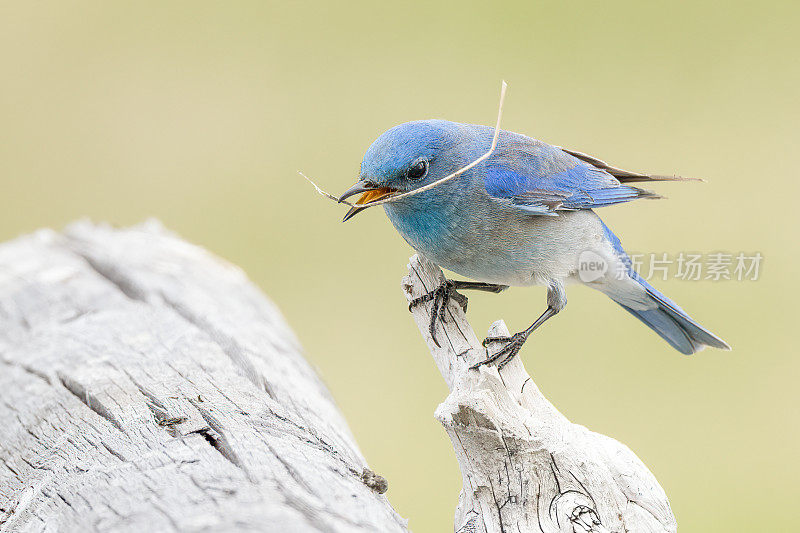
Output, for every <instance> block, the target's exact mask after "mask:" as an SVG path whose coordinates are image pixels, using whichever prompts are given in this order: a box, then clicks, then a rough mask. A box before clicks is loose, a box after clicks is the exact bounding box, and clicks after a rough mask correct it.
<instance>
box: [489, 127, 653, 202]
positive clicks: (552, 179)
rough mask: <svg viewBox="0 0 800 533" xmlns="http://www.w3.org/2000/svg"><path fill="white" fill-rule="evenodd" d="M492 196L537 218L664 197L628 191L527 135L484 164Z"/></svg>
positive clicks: (505, 141) (504, 139)
mask: <svg viewBox="0 0 800 533" xmlns="http://www.w3.org/2000/svg"><path fill="white" fill-rule="evenodd" d="M484 168H485V170H486V174H485V186H486V191H487V192H488V193H489V195H490V196H492V197H494V198H497V199H505V200H510V201H511V203H512V205H514V206H517V207H519V209H521V210H523V211H526V212H528V213H531V214H534V215H551V216H552V215H556V214H557V212H558V211H565V210H566V211H574V210H577V209H594V208H596V207H604V206H607V205H614V204H618V203H622V202H629V201H631V200H636V199H638V198H657V197H658V195H656V194H654V193H652V192H650V191H645V190H643V189H638V188H636V187H631V186H629V185H623V184H621V183H620V182H619V180H617V178H615V177H614V176H612V175H611V174H609V173H608V172H606V171H605V170H603V169H601V168H598V167H596V166H594V165H592V164H590V163H588V162H586V161H582V160H580V159H578V158H576V157H574V156H572V155H571V154H568V153H566V152H564V151H563V150H562V149H561V148H559V147H557V146H551V145H549V144H545V143H542V142H539V141H536V140H534V139H530V138H528V137H525V136H522V135H515V134H511V135H507V136H505V135H504V136H501V142H500V143H499V144H498V146H497V148H496V150H495V152H494V153H493V154H492V156H491V157H489V159H487V160H486V162H485V163H484Z"/></svg>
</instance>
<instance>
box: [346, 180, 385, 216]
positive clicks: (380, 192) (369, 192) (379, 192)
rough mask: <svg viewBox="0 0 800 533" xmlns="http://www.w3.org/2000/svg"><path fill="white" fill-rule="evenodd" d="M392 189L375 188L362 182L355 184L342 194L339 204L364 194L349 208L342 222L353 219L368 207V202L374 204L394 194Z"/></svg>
mask: <svg viewBox="0 0 800 533" xmlns="http://www.w3.org/2000/svg"><path fill="white" fill-rule="evenodd" d="M395 192H397V191H395V190H394V189H390V188H389V187H376V186H375V185H373V184H371V183H367V182H366V181H364V180H361V181H359V182H357V183H356V184H355V185H353V186H352V187H350V188H349V189H347V190H346V191H345V192H344V194H342V195H341V196H340V197H339V202H343V201H344V200H346V199H347V198H350V197H351V196H355V195H356V194H360V193H364V194H362V195H361V197H360V198H359V199H358V200H356V205H354V206H353V207H351V208H350V211H348V212H347V214H346V215H345V216H344V218H343V219H342V222H347V221H348V220H350V219H351V218H353V217H354V216H355V215H356V213H359V212H361V211H363V210H364V209H366V208H368V207H369V203H370V202H374V201H377V200H381V199H383V198H386V197H387V196H389V195H391V194H394V193H395Z"/></svg>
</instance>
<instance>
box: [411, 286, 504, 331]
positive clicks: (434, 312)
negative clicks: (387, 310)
mask: <svg viewBox="0 0 800 533" xmlns="http://www.w3.org/2000/svg"><path fill="white" fill-rule="evenodd" d="M507 288H508V286H507V285H494V284H492V283H482V282H477V281H455V280H451V279H446V280H444V281H443V282H442V284H441V285H439V286H438V287H436V288H435V289H434V290H432V291H431V292H429V293H427V294H423V295H422V296H420V297H419V298H414V299H413V300H411V302H409V304H408V310H409V311H411V309H413V308H414V307H416V306H417V305H419V304H421V303H425V302H429V301H431V300H433V309H431V323H430V326H429V328H428V329H429V331H430V333H431V338H432V339H433V342H434V343H435V344H436V346H439V341H438V340H436V318H437V317H438V318H439V320H441V321H444V315H445V311H446V310H447V303H448V302H449V301H450V300H451V299H452V300H455V302H456V303H457V304H458V305H459V306H460V307H461V309H463V310H464V312H465V313H466V312H467V302H468V300H467V297H466V296H464V295H463V294H461V293H460V292H458V291H457V289H471V290H477V291H485V292H494V293H498V292H500V291H503V290H505V289H507Z"/></svg>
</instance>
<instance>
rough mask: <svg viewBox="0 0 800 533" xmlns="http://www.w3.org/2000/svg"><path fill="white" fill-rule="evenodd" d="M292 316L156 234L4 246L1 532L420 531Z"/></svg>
mask: <svg viewBox="0 0 800 533" xmlns="http://www.w3.org/2000/svg"><path fill="white" fill-rule="evenodd" d="M382 491H385V481H383V480H382V479H381V478H380V477H378V476H375V475H373V474H372V473H371V472H370V471H369V470H368V469H367V466H366V461H365V460H364V457H363V456H362V455H361V453H360V452H359V450H358V447H357V446H356V443H355V441H354V440H353V437H352V435H351V434H350V431H349V429H348V427H347V425H346V423H345V421H344V419H343V417H342V415H341V413H340V412H339V411H338V409H337V408H336V406H335V404H334V402H333V400H332V399H331V397H330V395H329V393H328V391H327V389H326V388H325V386H324V385H323V384H322V382H321V381H320V380H319V379H318V377H317V375H316V374H315V373H314V371H313V370H312V369H311V367H310V366H309V365H308V363H307V362H306V361H305V359H304V358H303V356H302V351H301V349H300V347H299V344H298V342H297V340H296V339H295V337H294V336H293V334H292V332H291V331H290V330H289V328H288V327H287V325H286V324H285V322H284V320H283V318H282V317H281V316H280V314H279V312H278V311H277V309H276V308H275V307H274V306H273V305H272V304H271V303H270V302H269V301H268V300H267V299H266V298H265V297H264V295H263V294H262V293H261V292H260V291H259V290H258V289H257V288H256V287H254V286H253V285H252V284H251V283H250V282H248V280H247V279H246V277H245V276H244V275H243V274H242V272H241V271H240V270H239V269H238V268H236V267H234V266H232V265H230V264H227V263H225V262H223V261H221V260H219V259H217V258H216V257H214V256H212V255H211V254H209V253H207V252H205V251H204V250H202V249H200V248H198V247H196V246H193V245H190V244H188V243H186V242H184V241H182V240H180V239H179V238H177V237H175V236H174V235H172V234H170V233H169V232H167V231H165V230H163V229H162V228H161V227H160V226H159V225H158V224H156V223H148V224H145V225H142V226H139V227H135V228H131V229H125V230H115V229H111V228H109V227H106V226H94V225H92V224H89V223H78V224H75V225H73V226H71V227H70V228H69V229H68V230H67V231H66V232H65V233H64V234H58V233H55V232H52V231H40V232H38V233H36V234H34V235H31V236H27V237H22V238H20V239H17V240H15V241H12V242H9V243H6V244H3V245H1V246H0V532H3V533H6V532H11V531H15V532H16V531H25V532H27V531H48V532H54V531H60V532H62V531H66V532H70V531H76V532H77V531H81V532H82V531H131V532H141V531H159V532H160V531H215V532H216V531H245V530H247V531H285V532H295V531H300V532H305V531H315V532H319V531H324V532H329V531H347V532H349V531H364V532H367V531H369V532H373V531H381V532H400V531H407V527H406V523H405V521H404V520H403V519H401V518H400V517H399V516H398V515H397V514H396V513H395V512H394V510H392V508H391V506H390V505H389V503H388V502H387V500H386V498H385V497H384V496H382V495H381V494H379V493H380V492H382Z"/></svg>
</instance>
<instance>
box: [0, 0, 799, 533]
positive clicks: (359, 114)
mask: <svg viewBox="0 0 800 533" xmlns="http://www.w3.org/2000/svg"><path fill="white" fill-rule="evenodd" d="M0 6H1V7H0V67H1V68H2V73H3V77H2V83H1V84H0V191H2V196H1V197H0V202H2V209H0V238H1V239H2V240H6V239H11V238H13V237H15V236H17V235H19V234H22V233H26V232H30V231H32V230H34V229H36V228H39V227H42V226H51V227H55V228H60V227H62V226H64V225H65V224H67V223H68V222H69V221H71V220H73V219H76V218H78V217H82V216H87V215H88V216H90V217H92V218H93V219H96V220H107V221H110V222H112V223H114V224H120V225H125V224H133V223H136V222H139V221H141V220H142V219H144V218H146V217H149V216H156V217H158V218H160V219H161V220H162V221H163V222H164V223H165V224H166V225H167V226H169V227H170V228H172V229H174V230H176V231H177V232H179V233H180V234H181V235H183V236H184V237H185V238H187V239H189V240H191V241H194V242H196V243H199V244H201V245H203V246H206V247H208V248H209V249H211V250H213V251H214V252H216V253H218V254H219V255H222V256H224V257H226V258H227V259H229V260H231V261H232V262H234V263H236V264H238V265H241V266H242V267H243V268H244V269H245V270H246V271H247V273H248V274H249V275H250V277H251V278H252V279H253V280H255V282H256V283H258V284H259V285H260V286H261V287H263V289H264V291H265V292H266V293H267V294H269V295H270V297H271V298H272V299H274V300H275V302H277V304H278V305H279V306H280V308H281V309H282V310H283V312H284V313H285V315H286V316H287V318H288V320H289V322H290V323H291V325H292V326H293V327H294V329H295V331H296V332H297V334H298V336H299V338H300V339H301V341H302V342H303V344H304V346H305V348H306V350H307V354H308V357H309V359H310V360H311V361H313V363H314V364H315V365H316V366H317V367H318V368H319V371H320V373H321V374H322V376H323V377H324V379H325V381H326V382H327V383H328V384H329V386H330V388H331V389H332V391H333V394H334V396H335V397H336V399H337V401H338V403H339V405H340V406H341V408H342V410H343V411H344V413H345V415H346V416H347V418H348V420H349V421H350V424H351V426H352V429H353V431H354V433H355V435H356V438H357V440H358V442H359V443H360V445H361V447H362V449H363V451H364V453H365V455H366V457H367V458H368V460H369V462H370V465H371V466H372V467H373V468H374V469H375V470H376V471H377V472H379V473H381V474H383V475H385V476H386V477H387V478H388V480H389V483H390V489H389V493H388V496H389V498H390V500H391V502H392V503H393V504H394V506H395V507H396V508H397V510H398V511H399V512H400V513H401V514H402V515H403V516H405V517H407V518H409V519H410V526H411V527H412V528H413V529H414V530H415V531H418V532H427V531H447V530H450V529H451V528H452V518H453V509H454V507H455V504H456V500H457V495H458V491H459V488H460V486H461V481H460V475H459V472H458V468H457V464H456V462H455V460H454V458H453V454H452V450H451V447H450V442H449V440H448V439H447V437H446V436H445V433H444V432H443V431H442V429H441V428H440V427H439V426H438V424H437V422H436V421H435V420H434V419H433V416H432V415H433V411H434V408H435V407H436V405H437V404H438V403H439V402H440V401H441V400H442V399H443V398H444V396H445V393H446V389H445V387H444V384H443V382H442V379H441V377H440V376H439V374H438V372H437V371H436V368H435V367H434V365H433V364H432V361H431V358H430V355H429V354H428V352H427V350H426V348H425V345H424V344H423V342H422V340H421V339H420V336H419V334H418V332H417V330H416V327H415V326H414V325H413V323H412V321H411V320H410V318H409V315H408V312H407V311H406V309H405V299H404V297H403V295H402V293H401V291H400V278H401V276H402V275H403V274H404V272H405V265H406V261H407V258H408V256H409V255H410V253H411V250H410V249H409V248H408V247H407V245H406V244H405V243H404V242H403V241H402V239H401V238H400V237H399V236H398V235H397V234H396V233H395V231H394V230H393V228H392V227H391V226H390V225H389V223H388V222H387V220H386V218H385V216H384V215H383V214H382V213H381V212H380V211H379V210H374V211H370V212H367V213H365V214H363V215H360V216H359V217H358V218H356V219H355V220H354V221H353V222H350V223H348V224H340V223H339V220H340V218H341V216H342V215H343V210H342V209H340V208H338V206H335V205H334V204H332V203H329V202H327V201H324V200H322V199H320V198H319V197H317V196H316V195H315V194H314V192H313V190H312V189H311V188H310V186H309V185H308V184H307V183H305V182H304V181H303V180H302V179H300V178H299V177H298V176H297V174H296V173H295V172H296V170H297V169H302V170H303V171H304V172H306V173H308V174H309V175H311V176H314V177H316V178H317V179H318V180H319V181H320V182H321V183H322V184H323V185H324V186H325V187H327V188H329V189H330V190H332V191H334V192H340V191H343V190H344V189H345V188H346V187H348V186H349V185H350V184H351V183H352V182H353V181H354V178H355V176H356V173H357V170H358V164H359V162H360V160H361V156H362V154H363V152H364V150H365V149H366V148H367V146H368V145H369V143H370V142H371V141H372V140H373V139H374V138H375V137H376V136H377V135H379V134H380V133H381V132H382V131H383V130H385V129H387V128H388V127H390V126H392V125H394V124H396V123H399V122H404V121H407V120H412V119H421V118H433V117H439V118H448V119H451V120H457V121H464V122H477V123H486V124H491V123H493V121H494V118H495V109H496V104H497V96H498V89H499V84H500V80H501V79H506V80H508V82H509V83H510V89H509V94H508V99H507V103H506V113H505V119H504V127H505V128H507V129H511V130H516V131H520V132H524V133H527V134H529V135H532V136H534V137H538V138H540V139H543V140H546V141H549V142H552V143H554V144H559V145H563V146H567V147H570V148H574V149H577V150H581V151H585V152H588V153H590V154H594V155H597V156H598V157H601V158H603V159H606V160H608V161H609V162H611V163H612V164H617V165H620V166H623V167H625V168H630V169H632V170H647V171H653V172H660V173H673V172H675V173H679V174H682V175H687V176H700V177H704V178H706V179H707V181H708V182H707V183H704V184H697V183H688V184H663V185H659V186H658V187H657V189H658V190H659V191H660V192H662V193H664V194H666V195H667V196H669V198H670V199H669V200H668V201H660V202H641V203H636V204H632V205H625V206H619V207H612V208H607V209H604V210H603V211H602V215H603V216H604V218H605V219H606V221H607V222H608V223H609V225H610V226H611V227H612V228H614V229H615V231H616V232H617V234H618V235H620V236H621V237H622V239H623V242H624V243H625V244H626V246H627V247H628V248H629V249H632V250H638V251H642V252H650V251H653V252H668V253H671V254H675V253H678V252H680V251H683V250H686V251H700V252H715V251H719V250H723V251H730V252H733V253H736V252H740V251H743V252H748V253H749V252H756V251H759V252H761V253H762V254H763V255H764V258H765V259H764V263H763V273H762V276H761V279H760V280H759V281H755V282H752V281H751V282H736V281H730V282H711V281H703V282H686V281H679V280H670V281H667V282H656V285H658V286H659V288H661V289H663V290H664V292H665V293H666V294H668V295H669V296H671V297H673V298H674V299H675V300H676V301H677V302H679V303H680V304H681V305H682V306H683V307H684V308H686V309H687V310H688V311H690V312H691V313H692V314H693V315H694V316H695V317H696V318H697V319H698V320H700V321H701V322H702V323H704V324H705V325H707V326H709V327H710V328H711V329H712V330H713V331H715V332H717V333H719V334H720V335H722V336H723V337H724V338H725V339H726V340H728V341H729V342H730V344H731V345H732V346H733V347H734V351H733V352H729V353H724V352H719V351H714V350H708V351H705V352H703V353H701V354H699V355H698V356H696V357H692V358H688V357H685V356H681V355H680V354H678V353H677V352H675V351H673V350H672V349H671V348H670V347H669V346H668V345H667V344H666V343H664V342H663V341H661V340H659V339H658V338H657V337H656V336H655V335H654V334H652V333H651V332H650V331H649V330H647V329H646V328H644V327H643V326H642V325H641V324H640V323H639V322H638V321H636V320H633V318H631V317H630V316H628V315H627V314H626V313H625V312H624V311H623V310H622V309H620V308H619V307H617V306H616V305H614V304H613V303H612V302H610V301H608V300H607V299H606V297H605V296H603V295H601V294H599V293H594V292H592V291H589V290H587V289H584V288H582V287H575V288H573V289H572V290H571V291H570V295H569V297H570V305H569V306H568V307H567V309H566V311H565V312H564V313H563V314H561V315H559V317H558V318H557V319H555V320H553V321H551V322H549V323H548V324H547V327H546V328H544V329H542V330H541V331H540V332H537V334H536V335H535V337H534V339H533V340H532V341H531V342H529V343H528V345H526V347H525V350H524V351H523V355H522V357H523V358H524V360H525V363H526V365H527V368H528V369H529V371H530V373H531V374H532V375H533V376H534V379H535V380H536V381H537V383H538V385H539V386H540V388H541V389H542V390H543V392H544V393H545V394H546V395H547V396H548V397H549V398H550V400H552V402H553V403H554V404H555V405H556V406H557V407H558V408H559V409H560V410H561V411H562V412H563V413H564V414H565V415H567V416H568V417H569V418H570V419H572V420H573V421H575V422H578V423H581V424H585V425H587V426H589V427H590V428H592V429H594V430H597V431H599V432H602V433H605V434H608V435H611V436H613V437H615V438H617V439H619V440H621V441H622V442H624V443H626V444H627V445H628V446H630V447H631V448H632V449H633V450H634V451H635V452H636V453H637V454H638V455H639V457H641V459H642V460H643V461H644V462H645V463H646V464H647V465H648V466H649V467H650V469H651V470H652V471H653V472H654V473H655V475H656V476H657V478H658V479H659V481H660V482H661V484H662V485H663V487H664V488H665V490H666V492H667V494H668V495H669V498H670V501H671V503H672V506H673V509H674V511H675V514H676V516H677V519H678V523H679V524H680V525H681V530H682V531H685V532H701V531H703V532H708V531H726V532H730V531H755V530H759V531H788V530H790V529H794V528H795V527H796V524H797V520H796V504H797V496H798V492H797V479H798V477H800V461H799V460H798V459H800V458H799V457H798V437H800V428H799V426H798V406H800V396H799V395H798V392H797V383H798V379H797V378H798V376H800V358H798V357H796V353H795V352H796V349H795V346H794V345H793V344H794V343H793V342H791V340H790V339H791V331H792V330H793V329H794V328H795V327H796V325H795V323H796V321H797V318H798V316H797V315H798V313H797V310H796V309H797V308H796V305H795V301H796V295H797V283H796V281H795V278H794V272H795V265H796V262H797V261H798V259H800V253H798V246H797V242H796V240H795V239H796V235H795V232H796V230H797V227H798V222H800V220H799V219H800V217H799V216H798V209H797V207H795V206H793V205H787V204H786V202H787V200H789V201H792V200H795V199H797V198H798V197H799V195H798V193H799V192H800V190H799V189H800V187H799V186H798V179H797V176H796V172H795V170H794V169H795V166H796V163H795V161H794V158H793V157H791V156H792V155H793V154H795V153H797V144H798V142H799V141H800V135H798V133H799V130H800V127H799V126H798V119H799V118H800V113H798V111H800V106H798V84H800V62H799V61H798V59H797V54H798V50H800V46H799V45H800V38H798V36H797V26H798V22H800V9H799V8H798V2H791V1H790V2H769V1H764V2H723V1H718V2H709V1H700V2H697V1H696V2H672V3H664V2H638V1H629V2H614V1H606V2H588V1H572V2H517V3H508V4H505V3H490V2H475V3H467V2H458V3H447V4H434V3H429V2H424V3H418V4H414V3H408V2H404V3H402V4H401V3H397V2H396V3H391V4H388V3H386V4H384V3H379V2H365V3H309V2H263V1H259V2H225V3H223V2H197V1H193V2H119V1H117V2H67V1H58V2H2V4H0ZM470 298H471V304H470V316H471V320H472V323H473V324H474V326H475V328H476V330H477V331H478V335H482V334H483V333H484V332H485V330H486V328H487V327H488V325H489V324H490V323H491V321H493V320H494V319H496V318H498V317H501V316H502V317H504V318H505V319H506V320H507V322H508V324H509V326H510V328H511V329H512V330H517V329H520V328H522V327H524V326H527V325H528V323H529V322H530V321H531V320H532V318H534V317H535V316H538V314H539V313H540V312H541V310H542V309H543V306H544V292H543V290H542V289H540V288H537V289H516V290H512V291H508V292H507V293H505V294H502V295H499V296H496V295H481V294H474V295H473V294H471V295H470Z"/></svg>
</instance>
